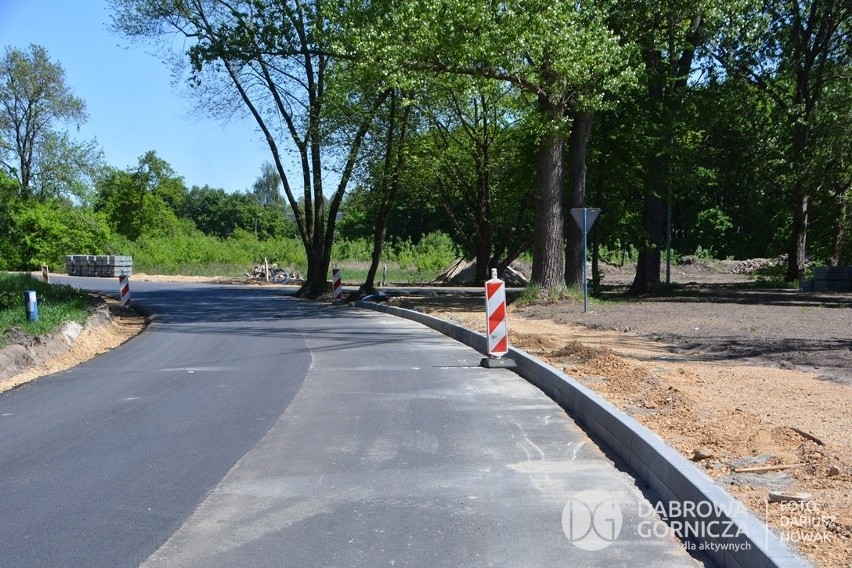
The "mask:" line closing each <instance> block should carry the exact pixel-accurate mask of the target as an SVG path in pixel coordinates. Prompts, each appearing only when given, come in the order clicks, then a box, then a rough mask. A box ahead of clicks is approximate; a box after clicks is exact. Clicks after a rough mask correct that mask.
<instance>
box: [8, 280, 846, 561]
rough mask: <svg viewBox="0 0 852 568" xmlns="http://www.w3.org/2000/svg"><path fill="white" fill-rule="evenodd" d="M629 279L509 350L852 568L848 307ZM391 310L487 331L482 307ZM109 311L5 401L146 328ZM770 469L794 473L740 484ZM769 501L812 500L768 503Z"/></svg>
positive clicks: (418, 305)
mask: <svg viewBox="0 0 852 568" xmlns="http://www.w3.org/2000/svg"><path fill="white" fill-rule="evenodd" d="M631 277H632V270H631V269H630V268H629V267H628V268H623V269H619V268H616V267H607V269H606V272H605V280H604V282H605V283H606V284H608V285H609V286H611V287H612V291H611V292H609V293H608V294H606V295H605V299H604V300H602V301H598V300H595V301H592V302H591V304H590V310H589V312H588V313H583V303H582V301H581V300H579V301H578V300H568V301H562V302H559V303H553V304H539V305H533V306H529V307H524V308H520V307H517V306H515V305H514V304H510V306H509V328H510V341H511V343H512V344H513V345H514V346H516V347H519V348H521V349H523V350H525V351H527V352H529V353H531V354H533V355H535V356H537V357H539V358H541V359H543V360H546V361H547V362H548V363H550V364H551V365H553V366H555V367H557V368H560V369H563V370H564V371H565V372H566V373H567V374H568V375H570V376H571V377H574V378H575V379H577V380H579V381H581V382H582V383H584V384H585V385H587V386H588V387H590V388H592V389H594V390H596V391H597V392H599V393H600V394H601V395H603V396H604V397H605V398H607V399H608V400H609V401H610V402H612V403H613V404H615V405H616V406H618V407H619V408H621V409H622V410H624V411H625V412H627V413H629V414H630V415H632V416H633V417H634V418H636V419H637V420H638V421H639V422H641V423H642V424H644V425H645V426H647V427H648V428H650V429H652V430H654V431H655V432H657V433H658V434H659V435H660V436H661V437H662V438H663V439H665V440H666V441H667V442H668V443H669V444H671V445H672V446H673V447H674V448H676V449H677V450H679V451H680V452H681V453H682V454H683V455H684V456H686V457H687V458H689V459H692V460H693V461H695V462H696V463H697V464H698V465H699V466H700V467H703V468H704V470H705V471H706V472H707V474H708V475H709V476H710V477H712V478H713V479H715V480H716V481H717V482H718V483H719V484H720V485H721V486H723V487H724V488H725V489H727V490H728V491H729V492H730V493H732V494H733V495H734V496H736V497H737V498H739V499H740V500H742V501H743V502H744V503H746V504H747V505H749V506H750V507H751V508H752V510H753V511H754V513H755V515H756V516H757V517H758V518H760V519H768V522H769V524H770V526H772V527H773V528H774V529H775V530H776V532H777V533H778V534H779V535H780V536H781V537H782V538H784V539H787V540H788V541H789V542H790V543H791V544H792V545H794V546H797V547H798V549H799V550H800V551H801V552H802V553H803V554H804V555H805V556H806V557H808V558H809V559H810V560H811V561H813V562H814V563H815V564H816V565H817V566H820V567H843V568H852V294H837V293H825V294H815V293H808V294H803V293H798V292H794V291H787V290H771V291H767V290H754V289H748V288H744V287H743V284H744V283H745V282H746V277H745V276H743V275H739V274H733V273H730V272H726V271H724V270H719V269H709V268H707V267H706V266H702V265H690V266H683V267H674V268H673V272H672V282H673V283H676V284H678V285H681V286H679V287H678V288H677V289H676V290H675V291H674V292H673V293H672V294H670V295H668V296H665V297H660V298H646V299H638V300H628V299H626V298H625V297H624V296H622V295H620V293H619V290H620V289H619V288H618V286H619V285H624V284H628V283H629V281H630V278H631ZM134 279H136V280H174V279H175V278H174V277H158V276H146V275H135V276H134ZM180 280H185V281H210V280H211V279H209V278H180ZM222 281H223V282H225V280H222ZM226 282H227V283H230V284H232V283H234V281H233V279H229V280H227V281H226ZM246 283H249V284H256V283H257V282H252V281H246ZM510 301H511V295H510ZM393 302H394V303H396V304H397V305H401V306H403V307H407V308H411V309H417V310H420V311H424V312H427V313H431V314H432V315H435V316H438V317H441V318H443V319H447V320H450V321H454V322H455V323H459V324H461V325H464V326H466V327H468V328H470V329H475V330H478V331H482V330H483V329H484V323H485V322H484V320H485V316H484V300H483V299H478V298H476V297H470V296H464V297H462V296H459V297H453V296H440V297H406V298H404V299H394V300H393ZM109 303H110V310H111V312H112V314H113V323H112V324H110V325H101V326H98V327H96V328H94V329H91V330H89V329H87V330H85V331H84V332H83V333H81V335H80V336H79V338H78V339H77V341H76V342H75V343H74V347H73V348H72V350H71V351H69V352H68V353H66V354H64V355H62V356H59V357H56V358H54V359H52V360H50V361H48V362H46V363H43V364H41V365H39V366H37V367H34V368H32V369H29V370H28V371H26V372H25V373H23V374H20V375H17V376H15V377H12V378H10V379H6V380H5V381H2V382H0V392H2V391H3V390H7V389H8V388H12V387H13V386H15V385H17V384H21V383H22V382H26V381H28V380H32V379H34V378H36V377H39V376H42V375H45V374H48V373H52V372H56V371H59V370H63V369H66V368H70V367H72V366H73V365H75V364H78V363H80V362H82V361H85V360H87V359H89V358H91V357H94V356H95V355H97V354H99V353H102V352H105V351H107V350H109V349H112V348H114V347H116V346H118V345H120V344H121V343H123V342H124V341H127V340H128V339H129V338H130V337H133V336H134V335H135V334H137V333H139V332H140V331H141V330H142V329H143V326H144V318H143V317H142V316H141V315H139V314H137V313H136V312H134V311H132V310H122V309H121V308H120V307H119V306H118V305H117V303H116V302H115V301H113V300H110V301H109ZM771 466H782V467H783V466H794V467H790V468H788V469H774V470H770V471H765V472H742V473H737V472H735V471H734V470H735V468H743V467H757V468H761V467H771ZM770 491H782V492H784V493H788V494H789V493H808V494H810V496H811V500H810V501H809V502H808V503H806V504H791V503H786V504H779V503H768V502H767V498H768V495H769V492H770Z"/></svg>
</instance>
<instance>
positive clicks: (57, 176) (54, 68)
mask: <svg viewBox="0 0 852 568" xmlns="http://www.w3.org/2000/svg"><path fill="white" fill-rule="evenodd" d="M86 118H87V117H86V110H85V103H84V102H83V100H82V99H80V98H78V97H75V96H74V95H73V94H72V92H71V90H70V89H69V87H68V85H67V83H66V80H65V70H64V69H63V68H62V66H61V65H60V64H59V63H57V62H54V61H51V60H50V58H49V57H48V54H47V51H46V50H45V49H44V48H43V47H41V46H38V45H31V46H29V50H28V51H23V50H19V49H14V48H11V47H7V48H6V51H5V55H4V57H3V59H2V60H0V165H2V166H3V167H4V168H5V169H6V170H7V171H8V172H9V173H10V174H11V175H12V176H13V177H14V178H15V179H17V180H18V182H19V184H20V193H21V196H22V197H24V198H29V197H39V198H47V197H50V196H58V195H61V194H66V195H67V194H72V195H78V196H85V194H86V191H84V189H83V188H81V187H79V185H78V183H79V181H80V180H81V174H82V173H83V172H86V171H88V173H89V174H91V173H92V172H91V168H92V167H93V165H94V166H96V165H97V162H98V161H99V158H100V152H99V150H98V149H97V147H96V145H95V144H94V143H89V144H75V143H73V142H71V140H70V139H69V138H68V136H67V134H65V133H63V132H62V131H61V126H62V125H64V124H71V125H76V126H79V125H80V124H82V123H84V122H85V121H86Z"/></svg>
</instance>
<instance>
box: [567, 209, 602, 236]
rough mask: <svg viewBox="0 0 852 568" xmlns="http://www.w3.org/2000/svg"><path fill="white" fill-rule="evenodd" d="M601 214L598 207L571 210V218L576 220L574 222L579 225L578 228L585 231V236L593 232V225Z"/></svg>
mask: <svg viewBox="0 0 852 568" xmlns="http://www.w3.org/2000/svg"><path fill="white" fill-rule="evenodd" d="M600 214H601V210H600V209H598V208H597V207H577V208H575V209H571V217H573V218H574V222H575V223H577V226H578V227H579V228H580V230H581V231H583V234H584V235H585V234H588V232H589V231H591V230H592V225H594V224H595V221H597V219H598V215H600Z"/></svg>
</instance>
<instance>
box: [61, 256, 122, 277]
mask: <svg viewBox="0 0 852 568" xmlns="http://www.w3.org/2000/svg"><path fill="white" fill-rule="evenodd" d="M65 272H66V273H67V274H68V275H69V276H97V277H104V278H107V277H113V276H122V275H126V276H130V275H131V274H132V273H133V257H132V256H118V255H92V254H74V255H69V256H66V257H65Z"/></svg>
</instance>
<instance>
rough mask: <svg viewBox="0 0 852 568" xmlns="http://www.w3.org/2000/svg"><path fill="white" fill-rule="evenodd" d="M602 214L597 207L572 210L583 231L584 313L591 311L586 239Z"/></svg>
mask: <svg viewBox="0 0 852 568" xmlns="http://www.w3.org/2000/svg"><path fill="white" fill-rule="evenodd" d="M600 214H601V210H600V209H598V208H597V207H577V208H574V209H571V217H573V218H574V222H575V223H577V226H578V227H579V228H580V230H581V231H583V313H585V312H588V311H589V279H588V277H587V276H586V258H587V257H588V253H587V250H588V249H587V246H586V237H587V236H588V234H589V231H590V230H591V229H592V225H594V224H595V221H596V220H597V218H598V215H600Z"/></svg>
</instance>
